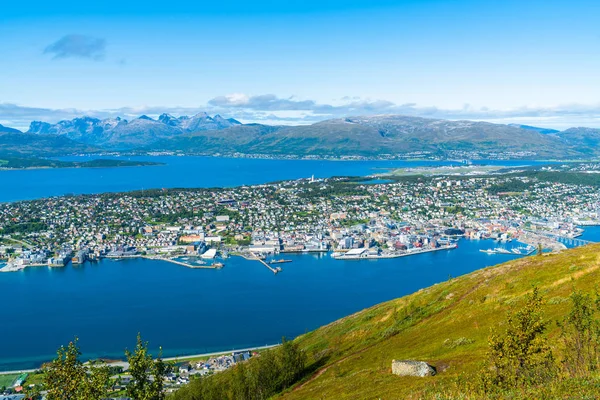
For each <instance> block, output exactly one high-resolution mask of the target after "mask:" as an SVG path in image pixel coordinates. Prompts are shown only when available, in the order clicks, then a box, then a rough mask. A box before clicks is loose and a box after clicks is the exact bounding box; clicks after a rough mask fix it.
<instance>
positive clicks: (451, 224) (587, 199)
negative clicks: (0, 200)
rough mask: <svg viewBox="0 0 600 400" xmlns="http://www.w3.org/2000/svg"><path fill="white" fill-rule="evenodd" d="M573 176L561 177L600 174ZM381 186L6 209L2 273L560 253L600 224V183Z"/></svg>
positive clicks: (2, 209) (123, 198)
mask: <svg viewBox="0 0 600 400" xmlns="http://www.w3.org/2000/svg"><path fill="white" fill-rule="evenodd" d="M569 168H570V172H557V173H559V174H560V173H563V174H569V173H573V171H576V172H580V173H581V172H583V173H585V172H586V171H595V170H597V168H598V166H597V165H596V164H584V165H579V164H574V165H573V166H572V167H569ZM543 169H544V170H548V168H546V167H544V168H543ZM550 170H551V168H550ZM374 182H375V183H370V182H368V181H366V182H362V183H361V182H360V181H358V182H357V181H355V179H353V178H330V179H315V178H307V179H301V180H294V181H284V182H278V183H272V184H263V185H255V186H243V187H238V188H232V189H212V190H208V189H189V190H185V189H182V190H177V189H171V190H147V191H138V192H131V193H119V194H110V193H107V194H101V195H84V196H64V197H55V198H50V199H43V200H35V201H24V202H16V203H6V204H2V205H0V218H1V220H2V221H4V222H2V223H0V228H1V229H0V234H1V235H2V245H1V246H0V257H3V258H4V259H5V260H6V262H7V265H6V266H5V267H4V268H2V269H1V270H0V271H5V272H6V271H16V270H20V269H22V268H25V267H28V266H31V267H33V266H46V265H48V266H52V267H62V266H65V265H66V264H67V263H68V262H72V263H73V264H74V265H77V264H82V263H84V262H86V261H90V262H93V261H96V260H99V259H100V258H105V257H106V258H114V259H120V258H127V257H148V258H154V259H162V260H166V261H172V262H177V263H180V264H183V265H186V266H189V267H192V268H211V267H212V268H220V267H223V265H224V264H223V263H222V262H217V261H215V258H216V256H217V254H218V255H219V256H220V258H223V259H224V258H227V257H228V256H230V255H241V256H244V257H250V258H257V259H264V258H265V257H266V256H267V255H276V254H279V253H286V252H328V251H332V252H333V254H332V256H333V257H337V258H340V259H348V258H356V259H360V258H382V257H383V258H385V257H399V256H404V255H416V254H419V253H422V252H425V251H433V250H450V249H452V248H454V246H455V245H456V244H455V239H456V238H457V237H466V238H473V239H486V238H491V239H496V240H497V241H501V242H507V241H512V240H516V241H520V242H522V243H523V244H526V245H528V246H530V247H529V248H530V249H531V248H533V247H536V248H537V247H538V245H541V244H542V245H543V247H544V248H546V249H549V250H560V249H564V248H565V246H564V244H563V243H561V241H560V240H557V238H558V239H560V238H563V239H574V238H576V237H578V236H579V235H580V234H581V232H582V230H581V228H578V226H582V225H595V224H597V223H598V218H599V214H598V213H599V208H598V204H599V203H598V202H599V201H600V194H599V193H598V191H597V189H596V188H595V187H593V186H587V185H582V184H561V183H550V182H543V181H540V180H538V179H536V178H531V177H528V176H527V175H526V174H524V176H519V174H518V172H517V173H516V175H515V173H514V172H513V173H512V174H511V176H509V177H507V176H504V175H503V174H496V175H486V176H483V177H480V176H477V175H462V176H455V175H453V176H441V177H437V176H433V177H429V178H425V177H422V178H421V177H419V178H417V179H410V178H409V179H404V180H402V179H400V180H398V181H397V182H393V181H390V182H388V183H376V182H377V180H375V181H374ZM182 257H183V258H182ZM277 261H278V260H275V259H273V260H271V262H277ZM279 261H285V260H279ZM279 270H280V268H279ZM274 272H278V270H274Z"/></svg>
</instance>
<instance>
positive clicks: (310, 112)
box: [0, 94, 600, 130]
mask: <svg viewBox="0 0 600 400" xmlns="http://www.w3.org/2000/svg"><path fill="white" fill-rule="evenodd" d="M332 103H333V104H325V103H319V102H317V101H314V100H303V99H297V98H295V97H284V98H282V97H278V96H276V95H273V94H265V95H259V96H248V95H244V94H233V95H226V96H219V97H215V98H213V99H211V100H210V101H208V103H207V104H205V105H199V106H198V107H160V106H152V107H123V108H115V109H104V110H80V109H51V108H39V107H24V106H19V105H16V104H10V103H0V124H3V125H6V126H11V127H15V128H18V129H24V130H26V129H27V127H28V126H29V123H30V122H31V121H32V120H42V121H46V122H57V121H59V120H62V119H72V118H75V117H81V116H84V115H87V116H91V117H96V118H100V119H102V118H111V117H117V116H119V117H123V118H126V119H131V118H136V117H138V116H140V115H142V114H145V115H149V116H154V117H156V116H158V115H159V114H162V113H169V114H172V115H176V116H179V115H193V114H196V113H198V112H201V111H206V112H208V113H210V114H217V113H219V114H221V115H222V116H224V117H233V118H236V119H238V120H240V121H242V122H246V123H247V122H259V123H266V124H284V125H291V124H309V123H314V122H318V121H322V120H325V119H330V118H342V117H347V116H359V115H381V114H400V115H408V116H417V117H425V118H439V119H451V120H460V119H465V120H477V121H489V122H495V123H505V124H506V123H520V124H528V125H538V126H542V127H548V128H556V129H566V128H569V127H572V126H589V127H598V128H600V104H596V105H581V104H565V105H559V106H555V107H518V108H513V109H506V110H495V109H489V108H486V107H473V106H470V105H465V106H463V107H462V108H458V109H443V108H438V107H427V106H420V105H418V104H414V103H406V104H396V103H393V102H391V101H387V100H370V99H361V98H356V97H346V98H342V99H340V100H337V101H335V102H332Z"/></svg>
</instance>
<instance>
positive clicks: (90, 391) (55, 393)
mask: <svg viewBox="0 0 600 400" xmlns="http://www.w3.org/2000/svg"><path fill="white" fill-rule="evenodd" d="M77 342H78V339H77V338H75V340H73V341H72V342H70V343H69V345H68V346H67V347H66V348H65V347H64V346H61V347H60V349H58V351H57V357H56V359H54V360H53V361H52V362H51V363H50V364H49V365H48V366H46V367H44V368H43V371H44V380H43V383H44V387H45V388H46V390H47V391H48V394H47V395H46V399H48V400H99V399H101V398H104V397H105V396H106V393H107V386H108V380H109V377H110V373H109V370H108V368H107V367H102V366H96V365H92V366H91V367H90V368H89V370H88V368H87V367H86V366H85V365H84V364H83V363H82V362H81V361H80V360H79V356H80V355H81V352H80V351H79V347H78V345H77Z"/></svg>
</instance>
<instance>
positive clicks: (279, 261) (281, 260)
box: [269, 258, 292, 264]
mask: <svg viewBox="0 0 600 400" xmlns="http://www.w3.org/2000/svg"><path fill="white" fill-rule="evenodd" d="M290 262H292V260H284V259H283V258H282V259H279V260H271V261H269V264H283V263H290Z"/></svg>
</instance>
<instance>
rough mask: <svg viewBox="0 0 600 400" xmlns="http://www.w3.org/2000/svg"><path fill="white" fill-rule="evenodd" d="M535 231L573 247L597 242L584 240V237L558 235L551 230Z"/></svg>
mask: <svg viewBox="0 0 600 400" xmlns="http://www.w3.org/2000/svg"><path fill="white" fill-rule="evenodd" d="M535 233H537V234H538V235H543V236H546V237H548V238H550V239H554V240H556V241H557V242H559V243H562V244H564V245H569V246H572V247H579V246H585V245H587V244H592V243H596V242H590V241H589V240H584V239H579V238H571V237H566V236H560V235H556V234H554V233H549V232H535Z"/></svg>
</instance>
